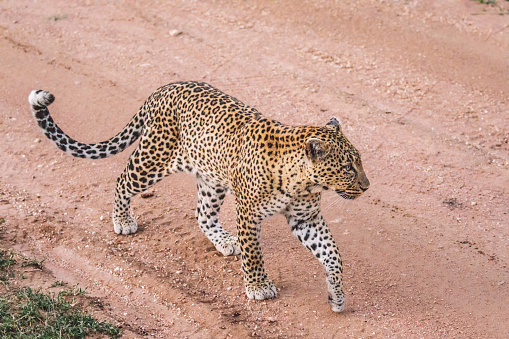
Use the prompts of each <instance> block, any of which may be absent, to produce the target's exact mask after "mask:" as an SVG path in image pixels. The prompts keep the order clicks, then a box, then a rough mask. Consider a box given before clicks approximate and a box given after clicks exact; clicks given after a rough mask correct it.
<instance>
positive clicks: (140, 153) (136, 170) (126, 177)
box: [113, 129, 178, 234]
mask: <svg viewBox="0 0 509 339" xmlns="http://www.w3.org/2000/svg"><path fill="white" fill-rule="evenodd" d="M154 131H155V132H151V133H147V134H146V135H144V136H143V137H142V140H141V142H140V144H139V145H138V148H137V149H136V150H135V151H134V152H133V154H132V155H131V157H130V158H129V161H128V162H127V165H126V167H125V169H124V172H123V173H122V174H121V175H120V176H119V177H118V178H117V186H116V188H115V203H114V208H113V227H114V230H115V233H117V234H132V233H136V231H137V230H138V224H137V222H136V219H135V218H134V217H133V216H132V215H131V213H130V203H131V198H132V197H134V196H135V195H136V194H138V193H142V192H144V191H146V190H147V189H149V188H150V187H151V186H152V185H154V184H155V183H157V182H159V181H161V179H163V178H164V177H166V176H168V175H169V174H171V173H174V172H177V169H176V168H173V167H171V166H169V164H171V163H172V162H174V161H175V158H176V157H177V151H176V150H177V148H178V147H177V142H176V140H177V139H176V138H174V137H172V136H174V135H176V133H172V134H170V135H166V136H165V137H164V138H162V135H159V134H162V132H161V131H157V130H155V129H154Z"/></svg>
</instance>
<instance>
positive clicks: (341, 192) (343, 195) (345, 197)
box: [336, 190, 360, 200]
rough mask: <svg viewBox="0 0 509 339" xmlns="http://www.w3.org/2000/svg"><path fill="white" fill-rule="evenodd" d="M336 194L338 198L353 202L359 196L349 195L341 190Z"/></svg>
mask: <svg viewBox="0 0 509 339" xmlns="http://www.w3.org/2000/svg"><path fill="white" fill-rule="evenodd" d="M336 193H337V194H339V196H340V197H341V198H343V199H348V200H353V199H355V198H357V197H358V196H359V195H360V194H351V193H347V192H346V191H342V190H336Z"/></svg>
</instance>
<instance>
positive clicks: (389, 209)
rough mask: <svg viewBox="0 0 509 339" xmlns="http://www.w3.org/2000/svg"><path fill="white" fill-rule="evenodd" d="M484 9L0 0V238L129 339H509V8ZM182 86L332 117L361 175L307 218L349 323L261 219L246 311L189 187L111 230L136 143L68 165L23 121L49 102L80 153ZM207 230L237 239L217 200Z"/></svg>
mask: <svg viewBox="0 0 509 339" xmlns="http://www.w3.org/2000/svg"><path fill="white" fill-rule="evenodd" d="M498 3H499V6H500V7H498V6H488V5H483V4H479V3H478V2H476V1H468V0H463V1H460V0H455V1H446V0H443V1H413V0H410V1H375V0H358V1H338V2H328V1H311V0H310V1H295V2H289V1H281V2H275V1H269V2H265V1H242V2H240V1H236V2H233V3H231V4H228V5H225V4H224V3H220V2H215V1H171V2H164V1H148V0H146V1H138V2H136V4H134V5H133V4H131V2H123V1H118V2H117V1H100V0H97V1H85V0H84V1H73V2H69V1H54V0H51V1H50V0H46V1H28V0H16V1H2V2H0V93H1V94H0V112H1V113H0V144H1V147H0V159H1V161H0V180H1V184H0V217H3V218H4V219H5V223H3V225H2V231H1V244H2V246H3V247H4V248H5V247H11V248H15V249H16V250H19V251H22V252H23V253H26V254H30V255H34V256H36V257H37V258H40V259H43V258H46V261H45V270H46V273H48V274H49V275H50V278H51V277H53V278H54V279H55V280H65V281H68V282H69V283H80V286H86V287H87V289H88V292H89V294H91V295H93V296H94V297H97V298H98V299H100V300H101V301H102V305H103V306H104V307H103V309H102V311H100V312H99V313H100V314H99V316H100V317H102V318H104V319H110V320H111V321H114V322H116V323H118V324H121V325H122V326H123V327H124V329H125V337H158V338H167V337H172V336H175V337H180V338H183V337H190V338H226V337H235V338H242V337H249V336H259V337H263V338H272V337H283V338H285V337H288V338H298V337H311V338H347V337H350V338H369V337H373V338H403V337H405V338H406V337H410V338H451V337H456V338H507V337H509V322H508V321H507V319H509V306H508V305H509V303H508V301H509V269H508V266H507V265H508V261H509V250H508V248H509V247H508V245H509V229H508V226H509V215H508V213H509V144H508V139H509V132H508V131H509V76H508V74H509V73H508V70H509V57H508V56H509V54H508V51H509V10H508V8H509V2H506V1H501V0H500V1H498ZM501 14H503V15H501ZM179 33H181V34H179ZM179 80H203V81H206V82H209V83H211V84H213V85H215V86H216V87H219V88H220V89H222V90H224V91H225V92H227V93H229V94H232V95H234V96H236V97H237V98H239V99H240V100H242V101H244V102H246V103H248V104H250V105H252V106H254V107H257V108H258V109H259V110H260V111H261V112H263V113H264V114H265V115H267V116H270V117H272V118H275V119H277V120H279V121H281V122H283V123H288V124H298V125H300V124H313V125H322V124H325V123H326V122H327V121H328V120H329V118H330V117H331V116H338V117H340V119H341V121H342V124H343V130H344V131H345V133H346V134H347V136H348V137H349V139H350V140H351V141H352V142H353V143H354V144H355V145H356V146H357V148H358V149H359V150H360V152H361V153H362V156H363V162H364V168H365V170H366V173H367V175H368V177H369V179H370V181H371V188H370V190H369V191H368V192H366V194H365V195H364V196H363V197H362V198H360V199H358V200H357V201H353V202H352V201H344V200H343V201H342V200H341V199H340V198H339V197H338V196H336V195H334V194H327V195H325V199H324V202H323V207H322V208H323V213H324V215H325V218H326V220H327V221H328V223H329V225H330V227H331V229H332V231H333V233H334V235H335V238H336V241H337V242H338V245H339V247H340V249H341V253H342V256H343V261H344V263H345V276H344V279H345V287H346V293H347V306H346V310H345V312H343V313H341V314H336V313H333V312H332V311H331V310H330V307H329V306H328V304H327V292H326V287H325V282H324V272H323V269H322V267H321V265H320V264H319V263H318V261H317V260H316V259H315V258H314V257H313V256H312V255H311V253H309V252H308V251H307V250H306V249H305V248H304V247H303V246H301V244H300V243H299V242H298V240H297V239H295V238H294V237H293V236H292V235H291V232H290V231H289V229H288V227H287V225H286V223H285V221H284V218H282V217H281V216H276V217H273V218H271V219H269V220H267V221H266V222H265V223H264V225H263V249H264V256H265V261H266V265H267V270H268V273H269V275H270V276H271V278H272V279H273V280H274V281H275V283H276V284H277V287H278V290H279V296H278V297H277V298H276V299H274V300H269V301H264V302H252V301H251V302H250V301H248V300H247V298H246V297H245V294H244V287H243V282H242V276H241V274H240V261H239V259H238V258H223V257H222V256H221V255H219V254H218V253H217V252H216V251H215V250H214V248H213V246H212V245H211V244H210V243H209V242H208V240H207V239H206V238H205V236H203V235H202V234H201V233H200V231H199V229H198V227H196V221H195V220H194V207H195V204H196V193H195V188H194V179H193V178H192V177H190V176H186V175H174V176H171V177H169V178H168V179H166V180H165V181H163V182H162V183H160V184H159V185H157V186H156V187H155V188H154V189H153V190H152V191H151V193H153V194H152V195H149V196H147V197H145V198H142V197H137V198H136V199H134V202H133V205H134V213H135V215H136V217H137V218H138V220H139V223H140V225H141V227H140V230H139V231H138V233H137V234H135V235H133V236H118V235H116V234H114V232H113V227H112V224H111V220H110V211H111V208H112V205H111V204H112V200H113V189H114V183H115V179H116V177H117V175H118V174H119V173H120V172H121V171H122V170H123V167H124V164H125V162H126V159H127V158H128V156H129V153H130V151H132V150H133V149H134V147H132V148H131V149H130V150H128V151H127V152H124V153H122V154H121V155H118V156H115V157H113V158H109V159H105V160H100V161H99V160H97V161H87V160H81V159H75V158H72V157H70V156H67V155H66V154H63V153H62V152H60V151H59V150H57V149H56V148H55V147H54V146H52V145H51V144H50V142H49V141H48V140H46V139H45V138H44V136H43V135H42V134H41V132H40V130H39V129H38V127H37V126H36V124H35V123H34V121H33V119H32V117H31V115H30V112H29V109H28V103H27V97H28V94H29V92H30V91H31V90H32V89H37V88H40V89H45V90H49V91H51V92H53V93H54V94H55V95H56V97H57V100H56V102H55V104H53V105H52V107H51V109H52V114H53V116H54V118H55V120H56V121H57V122H58V123H59V124H60V126H61V127H62V128H63V129H64V131H66V132H67V133H68V134H70V135H71V136H73V137H74V138H76V139H78V140H81V141H84V142H96V141H101V140H104V139H107V138H109V137H111V136H112V135H114V134H115V133H116V132H117V131H119V130H120V129H121V128H122V127H123V126H124V124H125V123H126V122H127V121H128V120H129V118H130V117H131V116H132V115H133V114H134V112H136V110H137V109H138V108H139V106H141V104H142V103H143V101H144V100H145V99H146V98H147V96H148V95H149V94H150V93H151V92H152V91H153V90H154V89H156V88H157V87H159V86H160V85H164V84H166V83H169V82H173V81H179ZM222 220H223V223H224V224H225V226H226V227H227V228H229V229H231V230H234V228H235V225H234V220H235V219H234V209H233V202H232V200H231V198H230V199H229V200H227V202H226V203H225V206H224V208H223V215H222ZM50 278H48V279H50ZM34 283H37V282H34Z"/></svg>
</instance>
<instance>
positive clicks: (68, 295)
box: [0, 249, 121, 338]
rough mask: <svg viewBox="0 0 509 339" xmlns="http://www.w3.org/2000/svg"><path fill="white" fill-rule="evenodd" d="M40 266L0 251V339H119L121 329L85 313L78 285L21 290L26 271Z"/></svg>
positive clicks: (34, 262) (59, 284)
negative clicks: (102, 338)
mask: <svg viewBox="0 0 509 339" xmlns="http://www.w3.org/2000/svg"><path fill="white" fill-rule="evenodd" d="M43 262H44V260H42V261H38V260H35V259H31V258H27V257H25V256H22V255H20V254H17V253H15V252H13V251H8V250H3V249H0V338H85V337H87V336H94V337H97V336H98V335H103V336H107V337H110V338H118V337H120V336H121V329H120V328H118V327H116V326H114V325H112V324H110V323H108V322H104V321H99V320H97V319H95V318H93V317H92V316H90V315H89V314H88V313H87V312H86V311H85V310H84V308H85V307H86V306H87V304H86V302H87V298H85V297H84V296H85V294H86V291H85V290H83V289H81V288H80V287H79V286H78V285H69V284H68V283H65V282H62V281H56V282H55V283H53V285H51V286H50V287H49V288H47V289H43V288H41V287H37V288H34V287H29V286H24V285H25V284H23V282H24V280H25V274H26V270H27V269H32V270H42V268H43ZM50 289H51V291H50ZM55 289H57V290H58V291H54V290H55ZM91 306H93V305H91Z"/></svg>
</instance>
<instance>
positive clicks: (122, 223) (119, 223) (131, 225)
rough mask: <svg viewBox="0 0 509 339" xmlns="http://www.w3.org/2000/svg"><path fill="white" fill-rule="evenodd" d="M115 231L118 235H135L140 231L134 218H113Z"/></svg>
mask: <svg viewBox="0 0 509 339" xmlns="http://www.w3.org/2000/svg"><path fill="white" fill-rule="evenodd" d="M113 229H114V230H115V233H117V234H133V233H136V231H137V230H138V223H137V222H136V219H134V218H133V217H132V216H130V215H129V216H126V217H123V218H122V217H116V216H113Z"/></svg>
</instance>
